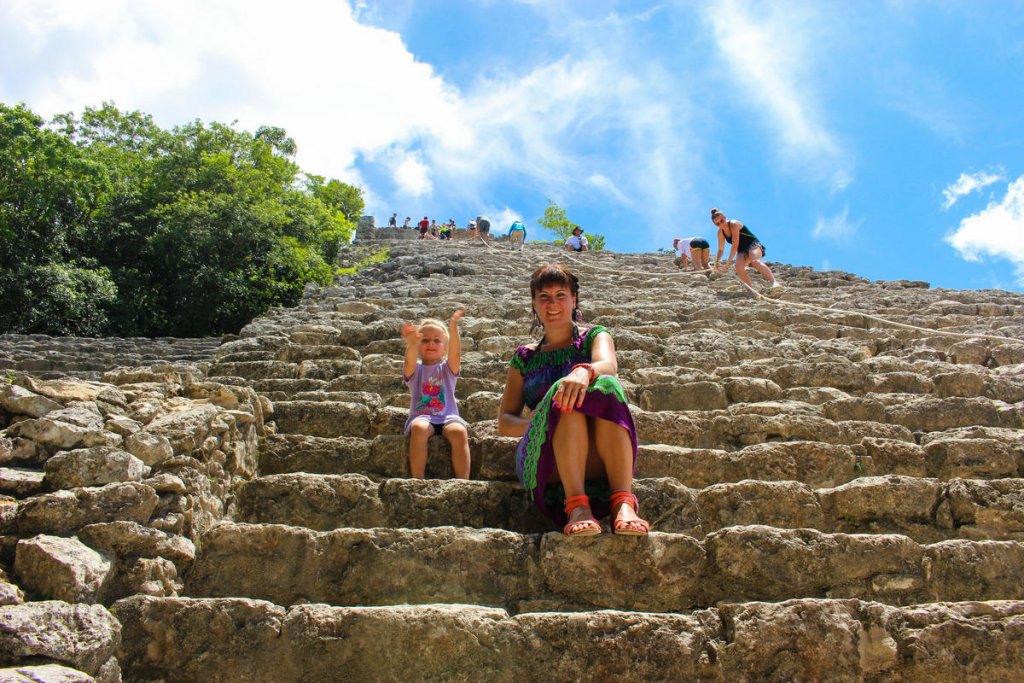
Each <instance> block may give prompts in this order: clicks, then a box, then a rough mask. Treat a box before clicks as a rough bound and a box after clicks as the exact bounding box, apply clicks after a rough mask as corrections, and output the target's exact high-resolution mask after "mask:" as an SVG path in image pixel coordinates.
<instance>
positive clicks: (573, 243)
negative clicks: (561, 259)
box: [565, 225, 590, 252]
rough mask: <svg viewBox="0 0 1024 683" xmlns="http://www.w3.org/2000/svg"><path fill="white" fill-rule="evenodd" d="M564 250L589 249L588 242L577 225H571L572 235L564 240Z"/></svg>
mask: <svg viewBox="0 0 1024 683" xmlns="http://www.w3.org/2000/svg"><path fill="white" fill-rule="evenodd" d="M565 250H566V251H576V252H582V251H590V243H589V242H587V238H586V237H585V236H584V235H583V228H581V227H580V226H578V225H574V226H572V236H571V237H569V239H567V240H565Z"/></svg>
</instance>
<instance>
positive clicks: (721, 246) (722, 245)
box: [715, 228, 725, 268]
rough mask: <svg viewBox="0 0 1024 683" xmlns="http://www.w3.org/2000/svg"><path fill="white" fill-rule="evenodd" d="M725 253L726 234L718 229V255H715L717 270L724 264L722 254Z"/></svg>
mask: <svg viewBox="0 0 1024 683" xmlns="http://www.w3.org/2000/svg"><path fill="white" fill-rule="evenodd" d="M724 251H725V233H724V232H722V229H721V228H719V229H718V253H717V254H715V267H716V268H717V267H718V266H720V265H721V264H722V252H724Z"/></svg>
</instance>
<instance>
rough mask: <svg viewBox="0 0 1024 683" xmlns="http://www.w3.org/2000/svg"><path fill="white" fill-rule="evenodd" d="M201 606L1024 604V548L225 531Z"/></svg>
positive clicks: (465, 532) (770, 534) (730, 537)
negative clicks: (208, 602)
mask: <svg viewBox="0 0 1024 683" xmlns="http://www.w3.org/2000/svg"><path fill="white" fill-rule="evenodd" d="M196 545H197V547H198V551H197V555H196V560H195V563H194V565H193V567H192V569H191V571H190V573H189V575H188V576H187V578H186V580H185V590H184V594H186V595H189V596H192V597H248V598H257V599H264V600H270V601H272V602H276V603H278V604H282V605H292V604H296V603H300V602H325V603H329V604H334V605H395V604H403V603H410V604H421V603H434V602H445V603H459V604H462V603H470V604H479V605H487V606H499V607H503V608H505V609H510V610H512V611H516V612H522V611H534V610H537V609H542V610H544V611H559V610H576V609H597V608H601V609H605V608H606V609H618V610H639V611H647V612H677V611H680V610H688V609H698V608H703V607H709V606H713V605H715V604H718V603H721V602H749V601H755V600H767V601H782V600H789V599H795V598H858V599H863V600H873V601H878V602H883V603H886V604H893V605H909V604H914V603H918V602H943V601H964V600H1020V599H1024V543H1019V542H1016V541H968V540H950V541H942V542H939V543H933V544H928V545H923V544H919V543H916V542H914V541H913V540H911V539H910V538H908V537H906V536H902V535H895V534H889V535H861V534H828V533H823V532H820V531H816V530H813V529H778V528H774V527H768V526H735V527H729V528H726V529H722V530H720V531H716V532H714V533H711V534H709V535H708V536H706V537H705V538H704V539H702V540H698V539H696V538H693V537H692V536H687V535H685V534H671V533H662V532H654V533H652V534H651V535H649V536H647V537H645V538H639V539H638V538H635V537H623V536H615V535H612V534H601V535H600V536H594V537H588V538H569V537H566V536H564V535H562V534H561V533H560V532H556V533H547V534H543V535H537V534H518V533H514V532H510V531H505V530H502V529H472V528H465V527H435V528H423V529H380V528H378V529H338V530H334V531H326V532H317V531H313V530H310V529H304V528H297V527H289V526H283V525H273V524H266V525H264V524H236V523H223V524H221V525H219V526H216V527H213V528H212V529H210V530H209V531H208V532H206V533H205V534H204V535H203V536H202V537H201V538H200V540H199V542H198V543H197V544H196Z"/></svg>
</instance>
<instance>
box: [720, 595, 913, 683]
mask: <svg viewBox="0 0 1024 683" xmlns="http://www.w3.org/2000/svg"><path fill="white" fill-rule="evenodd" d="M860 604H861V603H859V602H858V601H856V600H843V601H839V600H809V599H803V600H788V601H786V602H782V603H763V602H752V603H746V604H738V605H737V604H726V605H722V606H721V607H720V608H719V613H720V614H721V617H722V621H723V622H724V627H725V630H726V631H727V632H728V633H729V634H730V636H731V637H730V638H729V640H728V641H727V642H726V644H725V645H724V647H722V648H721V649H720V650H719V657H720V662H719V665H720V667H721V672H722V675H723V677H724V679H725V680H762V679H763V680H793V681H813V680H829V681H851V682H853V681H863V680H865V679H866V678H867V677H870V676H873V675H879V674H884V673H887V672H891V671H893V670H895V669H897V668H898V666H899V648H898V646H897V644H896V641H895V640H893V638H892V637H891V636H890V635H889V633H888V632H887V631H886V630H885V629H884V628H883V627H882V626H881V625H880V624H865V623H863V621H862V620H861V617H860V615H859V614H858V611H859V610H858V607H859V605H860ZM890 609H891V608H890Z"/></svg>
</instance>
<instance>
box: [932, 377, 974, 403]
mask: <svg viewBox="0 0 1024 683" xmlns="http://www.w3.org/2000/svg"><path fill="white" fill-rule="evenodd" d="M932 382H934V383H935V394H936V395H937V396H939V398H949V397H951V396H959V397H962V398H973V397H976V396H981V395H983V394H984V393H985V386H986V385H987V384H988V380H987V378H986V377H985V375H983V374H981V373H979V372H944V373H940V374H937V375H933V376H932Z"/></svg>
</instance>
